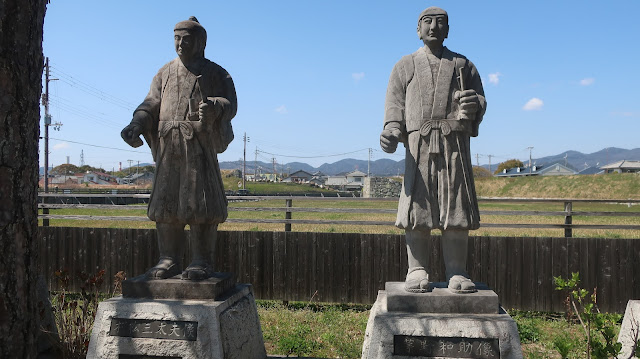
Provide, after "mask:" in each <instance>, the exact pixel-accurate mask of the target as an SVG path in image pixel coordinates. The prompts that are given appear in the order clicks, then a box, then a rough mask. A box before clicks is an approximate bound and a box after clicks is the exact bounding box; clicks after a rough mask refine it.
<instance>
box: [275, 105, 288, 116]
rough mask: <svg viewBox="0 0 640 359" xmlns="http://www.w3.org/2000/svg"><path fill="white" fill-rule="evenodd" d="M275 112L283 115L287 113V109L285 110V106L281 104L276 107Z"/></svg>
mask: <svg viewBox="0 0 640 359" xmlns="http://www.w3.org/2000/svg"><path fill="white" fill-rule="evenodd" d="M276 112H277V113H279V114H281V115H284V114H286V113H288V112H289V111H287V106H285V105H282V106H279V107H277V108H276Z"/></svg>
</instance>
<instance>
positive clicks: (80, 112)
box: [51, 96, 120, 129]
mask: <svg viewBox="0 0 640 359" xmlns="http://www.w3.org/2000/svg"><path fill="white" fill-rule="evenodd" d="M51 98H52V99H55V100H53V101H51V105H53V106H54V107H57V108H59V109H61V110H63V111H66V112H69V113H72V114H74V115H76V116H79V117H84V118H88V119H92V120H95V121H97V122H99V123H100V124H102V125H104V126H107V127H111V128H118V129H119V128H120V126H119V125H118V124H116V123H115V122H113V121H110V120H107V119H105V118H102V117H99V116H98V115H96V114H94V113H92V112H90V111H89V110H84V109H82V108H79V107H76V106H74V105H72V104H70V101H68V100H65V99H63V98H61V97H54V96H52V97H51ZM65 102H66V103H65Z"/></svg>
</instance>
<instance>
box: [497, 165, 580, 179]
mask: <svg viewBox="0 0 640 359" xmlns="http://www.w3.org/2000/svg"><path fill="white" fill-rule="evenodd" d="M576 174H578V172H576V171H575V170H573V169H571V168H569V167H567V166H565V165H562V164H560V163H554V164H552V165H549V166H547V165H533V166H531V168H529V167H528V166H523V167H514V168H509V169H505V170H503V171H502V172H500V173H497V174H496V175H495V176H496V177H522V176H571V175H576Z"/></svg>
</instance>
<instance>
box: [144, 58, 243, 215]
mask: <svg viewBox="0 0 640 359" xmlns="http://www.w3.org/2000/svg"><path fill="white" fill-rule="evenodd" d="M197 75H201V76H202V77H201V78H200V79H199V80H196V76H197ZM189 99H194V100H195V101H193V102H194V104H195V105H196V106H195V108H194V109H193V111H194V112H195V115H193V114H192V115H189ZM203 99H208V100H210V101H215V102H217V103H220V104H221V105H222V108H223V110H222V114H221V115H220V116H219V117H218V118H204V119H203V120H202V121H200V120H199V118H198V116H197V111H198V107H197V105H198V104H199V103H200V101H202V100H203ZM136 111H145V112H147V113H149V114H150V115H151V121H150V122H151V123H145V124H141V125H142V128H143V129H144V130H145V131H144V133H143V135H144V137H145V139H146V141H147V143H148V144H149V147H150V148H151V152H152V154H153V159H154V161H155V162H156V174H155V179H154V184H153V191H152V193H151V199H150V201H149V208H148V212H147V214H148V216H149V218H150V219H151V220H153V221H156V222H159V223H174V224H216V223H221V222H224V221H225V220H226V218H227V198H226V197H225V195H224V186H223V183H222V177H221V175H220V167H219V165H218V158H217V154H218V153H221V152H223V151H224V150H226V148H227V146H228V145H229V143H230V142H231V140H233V130H232V128H231V119H232V118H233V117H234V116H235V114H236V111H237V100H236V92H235V87H234V85H233V80H232V79H231V76H229V74H228V73H227V71H225V69H223V68H222V67H221V66H219V65H217V64H215V63H213V62H211V61H209V60H207V59H204V58H202V59H201V60H200V61H198V62H197V63H196V64H194V65H193V66H191V67H190V68H189V69H187V68H186V67H185V66H184V65H183V64H182V62H181V61H180V59H179V58H176V59H174V60H173V61H171V62H169V63H168V64H166V65H164V66H163V67H162V68H161V69H160V71H158V74H157V75H156V76H155V77H154V78H153V81H152V83H151V88H150V90H149V94H148V95H147V97H146V98H145V100H144V101H143V102H142V104H140V106H138V108H137V109H136Z"/></svg>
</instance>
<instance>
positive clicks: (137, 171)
mask: <svg viewBox="0 0 640 359" xmlns="http://www.w3.org/2000/svg"><path fill="white" fill-rule="evenodd" d="M136 174H140V161H138V166H136Z"/></svg>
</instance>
